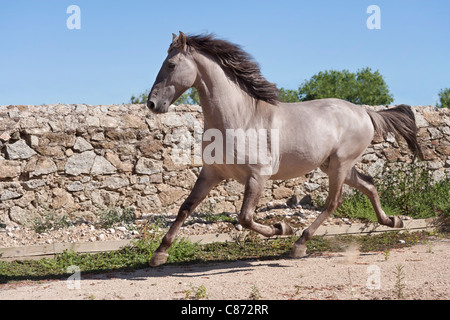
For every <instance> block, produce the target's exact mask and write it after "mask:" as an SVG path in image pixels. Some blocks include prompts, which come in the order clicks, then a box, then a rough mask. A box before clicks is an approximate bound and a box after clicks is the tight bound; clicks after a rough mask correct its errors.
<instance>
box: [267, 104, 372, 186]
mask: <svg viewBox="0 0 450 320" xmlns="http://www.w3.org/2000/svg"><path fill="white" fill-rule="evenodd" d="M279 108H280V110H279V113H280V115H279V118H278V120H279V123H278V125H279V127H280V156H281V163H280V172H279V175H277V177H275V178H277V179H278V178H279V176H282V177H283V178H285V177H287V176H291V175H292V176H298V175H302V174H305V173H307V172H309V171H311V170H313V169H315V168H317V167H319V166H320V165H321V164H322V163H324V162H325V161H327V159H328V158H329V157H330V156H332V155H336V156H338V157H340V158H342V159H345V158H349V159H351V158H355V157H358V156H359V155H360V154H361V153H362V152H363V151H364V150H365V148H366V147H367V146H368V145H369V144H370V142H371V140H372V138H373V126H372V123H371V120H370V117H369V116H368V114H367V112H366V111H365V109H364V108H363V107H360V106H356V105H354V104H352V103H350V102H347V101H344V100H340V99H321V100H314V101H306V102H299V103H281V104H280V105H279Z"/></svg>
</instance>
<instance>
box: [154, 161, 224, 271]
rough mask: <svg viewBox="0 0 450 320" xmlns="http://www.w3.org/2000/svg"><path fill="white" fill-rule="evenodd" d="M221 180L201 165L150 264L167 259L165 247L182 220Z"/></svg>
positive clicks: (155, 264)
mask: <svg viewBox="0 0 450 320" xmlns="http://www.w3.org/2000/svg"><path fill="white" fill-rule="evenodd" d="M222 180H223V179H222V178H219V177H217V176H216V175H215V174H214V172H209V173H208V170H207V168H206V167H203V169H202V171H201V172H200V174H199V177H198V179H197V181H196V182H195V185H194V188H193V189H192V191H191V193H190V194H189V196H188V197H187V198H186V200H185V201H184V202H183V204H182V205H181V207H180V210H179V211H178V215H177V218H176V219H175V221H174V223H173V224H172V226H171V227H170V229H169V231H168V232H167V234H166V235H165V236H164V238H163V239H162V242H161V244H160V246H159V247H158V249H156V251H155V252H154V253H153V255H152V258H151V260H150V266H152V267H156V266H159V265H161V264H163V263H165V262H166V261H167V258H168V257H169V254H168V253H167V249H168V248H169V247H170V246H171V245H172V243H173V241H174V240H175V236H176V234H177V233H178V231H179V230H180V227H181V226H182V225H183V222H184V221H185V220H186V219H187V218H188V217H189V215H190V214H191V213H192V211H194V209H195V208H196V207H197V205H198V204H199V203H200V202H201V201H202V200H203V199H204V198H205V197H206V196H207V195H208V193H209V192H210V191H211V189H212V188H214V187H215V186H216V185H218V184H219V183H220V182H221V181H222Z"/></svg>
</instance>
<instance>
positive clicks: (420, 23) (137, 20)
mask: <svg viewBox="0 0 450 320" xmlns="http://www.w3.org/2000/svg"><path fill="white" fill-rule="evenodd" d="M72 4H74V5H77V6H79V8H80V10H81V29H79V30H69V29H68V28H67V26H66V20H67V19H68V18H69V16H70V14H68V13H66V10H67V7H68V6H70V5H72ZM369 5H377V6H379V8H380V11H381V29H379V30H376V29H375V30H369V29H368V28H367V26H366V20H367V19H368V18H369V16H370V14H368V13H367V12H366V10H367V7H368V6H369ZM449 14H450V1H447V0H439V1H438V0H428V1H422V0H408V1H405V0H395V1H392V0H391V1H385V0H380V1H379V0H342V1H325V0H315V1H312V0H310V1H299V0H292V1H287V0H278V1H274V0H239V1H236V0H226V1H217V0H207V1H203V0H190V1H186V0H183V1H178V0H167V1H161V0H158V1H154V0H148V1H140V0H128V1H122V0H110V1H101V0H89V1H87V0H70V1H65V0H40V1H37V0H31V1H30V0H15V1H12V0H2V1H1V4H0V105H8V104H50V103H87V104H112V103H119V104H120V103H126V102H128V101H129V99H130V97H131V95H132V94H139V93H141V92H143V91H145V90H146V89H148V88H150V87H151V86H152V84H153V81H154V79H155V77H156V74H157V72H158V70H159V68H160V66H161V63H162V61H163V60H164V58H165V56H166V53H167V48H168V46H169V44H170V41H171V37H172V36H171V34H172V32H175V33H177V32H178V31H179V30H181V31H183V32H185V33H205V32H213V33H215V34H216V35H217V36H218V37H220V38H223V39H227V40H229V41H231V42H234V43H237V44H240V45H241V46H242V47H243V48H244V50H246V51H247V52H249V53H250V54H251V55H252V56H253V57H254V58H255V60H256V61H257V62H258V63H259V64H260V66H261V70H262V73H263V75H264V76H265V77H266V78H267V79H268V80H269V81H271V82H275V83H276V84H277V85H278V86H279V87H285V88H290V89H297V88H298V86H299V85H300V84H301V83H302V82H303V81H304V80H306V79H309V78H310V77H311V76H313V75H314V74H316V73H318V72H319V71H323V70H330V69H334V70H342V69H348V70H350V71H352V72H355V71H356V70H357V69H360V68H364V67H370V68H372V69H373V70H379V71H380V73H381V74H382V75H383V76H384V78H385V81H386V82H387V84H388V85H389V88H390V91H391V92H392V93H393V95H394V98H395V101H394V103H396V104H400V103H406V104H410V105H429V104H435V103H436V101H437V99H438V92H439V90H440V89H441V88H446V87H450V41H449V38H450V19H449V18H448V16H449Z"/></svg>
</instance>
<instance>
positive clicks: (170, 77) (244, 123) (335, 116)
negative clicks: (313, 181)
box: [147, 31, 422, 266]
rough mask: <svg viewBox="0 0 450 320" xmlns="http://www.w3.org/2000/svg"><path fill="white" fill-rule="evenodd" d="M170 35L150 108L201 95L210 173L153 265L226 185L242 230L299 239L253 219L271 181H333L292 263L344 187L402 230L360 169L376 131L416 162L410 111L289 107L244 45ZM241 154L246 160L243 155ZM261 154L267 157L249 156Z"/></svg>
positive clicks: (327, 103) (343, 104)
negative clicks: (236, 196)
mask: <svg viewBox="0 0 450 320" xmlns="http://www.w3.org/2000/svg"><path fill="white" fill-rule="evenodd" d="M172 35H173V38H172V43H171V44H170V46H169V49H168V55H167V57H166V59H165V60H164V62H163V64H162V66H161V69H160V71H159V73H158V75H157V77H156V80H155V82H154V84H153V87H152V89H151V91H150V94H149V95H148V100H147V107H148V108H149V109H150V110H151V111H152V112H154V113H165V112H167V111H168V108H169V106H170V105H171V104H172V103H174V102H175V101H176V100H177V99H178V98H179V97H180V95H181V94H182V93H184V92H185V91H186V90H187V89H189V88H191V87H194V88H195V89H197V91H198V95H199V98H200V102H201V106H202V109H203V116H204V133H203V140H202V150H203V159H202V160H203V166H202V169H201V171H200V173H199V175H198V179H197V181H196V182H195V184H194V186H193V188H192V190H191V192H190V194H189V195H188V197H187V198H186V200H185V201H184V202H183V204H182V205H181V207H180V209H179V211H178V215H177V217H176V219H175V221H174V222H173V223H172V225H171V227H170V228H169V230H168V232H167V234H166V235H165V236H164V237H163V239H162V241H161V244H160V246H159V247H158V248H157V249H156V251H155V252H154V253H153V255H152V257H151V260H150V262H149V264H150V266H159V265H162V264H164V263H165V262H166V261H167V259H168V256H169V255H168V253H167V249H168V248H169V247H170V246H171V245H172V243H173V241H174V239H175V236H176V234H177V233H178V231H179V229H180V227H181V226H182V224H183V222H184V221H185V220H186V219H187V218H188V216H189V215H190V214H191V213H192V212H193V210H194V209H195V208H196V207H197V205H198V204H199V203H200V202H201V201H202V200H203V199H204V198H205V197H206V196H207V195H208V193H209V192H210V191H211V189H213V188H214V187H215V186H217V185H218V184H219V183H221V182H222V181H224V180H226V179H235V180H236V181H238V182H240V183H241V184H243V185H244V186H245V189H244V190H245V191H244V198H243V203H242V207H241V210H240V213H239V215H238V221H239V223H240V224H241V225H242V226H243V227H244V228H247V229H250V230H253V231H255V232H258V233H260V234H262V235H263V236H266V237H271V236H275V235H292V234H293V229H292V228H291V227H290V226H289V225H288V224H286V223H284V222H278V223H275V224H274V225H271V226H268V225H264V224H260V223H257V222H255V221H254V220H253V215H254V212H255V209H256V206H257V203H258V199H259V198H260V196H261V194H262V193H263V190H264V185H265V182H266V181H267V180H269V179H270V180H285V179H291V178H296V177H299V176H302V175H305V174H307V173H308V172H310V171H312V170H314V169H316V168H320V169H321V170H322V171H324V172H325V173H326V174H327V175H328V179H329V193H328V197H327V199H326V202H325V206H324V210H323V211H322V212H321V213H320V215H319V216H318V217H317V218H316V220H315V221H314V222H313V223H312V224H311V225H310V226H309V227H308V228H306V229H305V230H303V232H302V235H301V236H300V237H299V239H298V240H296V241H295V243H294V244H293V246H292V250H291V252H290V256H291V257H292V258H301V257H304V256H305V255H306V242H307V241H308V240H309V239H311V237H312V236H313V234H314V232H315V231H316V230H317V228H318V227H319V226H320V224H321V223H322V222H323V221H325V220H326V219H327V218H328V217H329V216H330V215H331V214H332V213H333V211H334V210H336V208H338V207H339V205H340V204H341V203H342V186H343V184H344V183H345V184H347V185H349V186H351V187H353V188H356V189H357V190H359V191H361V192H362V193H363V194H365V195H366V196H367V197H369V199H370V201H371V204H372V206H373V208H374V210H375V213H376V215H377V220H378V222H379V223H380V224H382V225H386V226H389V227H392V228H401V227H403V222H402V220H401V219H400V218H399V217H398V216H390V217H388V216H387V215H386V214H385V212H384V211H383V209H382V208H381V204H380V200H379V196H378V194H377V190H376V188H375V185H374V181H373V178H372V177H370V176H368V175H365V174H363V173H360V172H359V171H358V170H357V169H356V168H355V163H356V162H357V160H358V159H359V158H360V156H361V155H362V154H363V152H364V150H365V149H366V148H367V147H368V146H369V145H370V144H371V142H372V140H373V138H374V134H375V133H377V134H381V135H382V136H384V137H385V136H386V134H387V133H388V132H393V133H395V134H396V136H401V137H403V138H404V139H405V141H406V142H407V144H408V146H409V148H410V149H411V151H412V152H413V153H414V157H415V156H416V155H419V156H420V155H421V154H422V153H421V149H420V145H419V144H418V142H417V138H416V134H417V127H416V124H415V118H414V113H413V111H412V110H411V107H410V106H407V105H399V106H396V107H394V108H389V109H386V110H381V111H378V112H376V111H371V110H367V109H366V108H364V107H361V106H357V105H354V104H353V103H350V102H348V101H344V100H340V99H334V98H329V99H320V100H313V101H306V102H295V103H282V102H281V101H280V99H279V91H278V89H277V87H276V85H275V84H273V83H270V82H268V81H267V80H266V79H265V78H264V77H263V76H262V74H261V71H260V67H259V65H258V64H257V63H256V62H255V61H254V59H253V58H252V57H251V56H250V55H249V54H248V53H246V52H245V51H244V50H243V49H242V48H241V47H240V46H238V45H236V44H233V43H231V42H229V41H226V40H221V39H218V38H217V37H215V36H214V35H211V34H201V35H186V34H184V33H183V32H181V31H180V32H179V35H176V34H172ZM238 131H239V132H244V136H243V139H244V141H245V142H246V143H247V144H246V145H243V144H238V143H233V142H235V140H236V139H237V138H239V137H238V135H237V134H236V132H238ZM255 133H256V137H257V138H258V137H259V138H261V139H256V140H258V141H256V140H255V139H253V138H254V137H255ZM220 135H222V136H221V137H220ZM213 137H214V139H213ZM224 140H226V141H227V142H226V143H223V141H224ZM259 140H261V141H259ZM255 141H256V142H255ZM252 142H253V143H252ZM213 144H214V148H212V147H211V146H212V145H213ZM221 144H222V145H221ZM243 148H244V150H247V149H248V152H242V151H243ZM212 149H214V150H213V151H214V152H212V151H211V150H212ZM260 149H264V150H260ZM260 151H264V154H265V156H261V157H259V158H258V157H254V156H252V155H254V154H255V152H260ZM208 152H209V153H208ZM211 159H212V160H211Z"/></svg>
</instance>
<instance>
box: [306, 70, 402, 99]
mask: <svg viewBox="0 0 450 320" xmlns="http://www.w3.org/2000/svg"><path fill="white" fill-rule="evenodd" d="M298 97H299V100H300V101H308V100H316V99H323V98H338V99H343V100H347V101H350V102H353V103H355V104H368V105H381V104H390V103H391V102H393V101H394V98H393V96H392V94H391V93H390V92H389V88H388V86H387V84H386V82H385V81H384V79H383V76H382V75H381V74H380V73H379V72H378V70H377V71H375V72H372V71H371V69H370V68H363V69H360V70H358V71H357V72H356V73H352V72H349V71H348V70H342V71H336V70H329V71H328V70H327V71H321V72H319V73H318V74H316V75H314V76H313V77H312V78H311V79H310V80H307V81H305V82H303V83H302V85H301V86H300V87H299V89H298Z"/></svg>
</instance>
